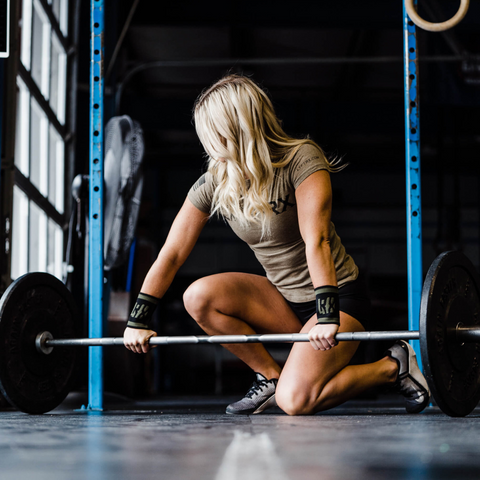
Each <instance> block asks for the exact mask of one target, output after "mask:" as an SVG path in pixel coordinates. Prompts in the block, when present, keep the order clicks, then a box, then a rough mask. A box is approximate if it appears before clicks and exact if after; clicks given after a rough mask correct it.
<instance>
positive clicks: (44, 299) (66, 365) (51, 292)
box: [0, 272, 80, 413]
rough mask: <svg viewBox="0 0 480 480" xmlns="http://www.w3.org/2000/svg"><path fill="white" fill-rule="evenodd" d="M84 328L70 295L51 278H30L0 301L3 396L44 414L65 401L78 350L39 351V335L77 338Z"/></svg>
mask: <svg viewBox="0 0 480 480" xmlns="http://www.w3.org/2000/svg"><path fill="white" fill-rule="evenodd" d="M79 325H80V323H79V317H78V311H77V308H76V306H75V302H74V300H73V297H72V295H71V293H70V291H69V290H68V289H67V287H66V286H65V285H64V284H63V283H62V282H61V281H60V280H58V279H57V278H56V277H54V276H52V275H49V274H48V273H40V272H38V273H37V272H36V273H27V274H26V275H23V276H22V277H19V278H18V279H17V280H15V282H13V283H12V284H11V285H10V286H9V287H8V289H7V290H6V291H5V293H4V295H3V296H2V298H1V300H0V391H1V392H2V394H3V395H4V396H5V397H6V398H7V400H8V401H9V402H10V403H11V404H12V405H13V406H14V407H16V408H18V409H19V410H21V411H23V412H27V413H45V412H48V411H50V410H53V409H54V408H55V407H57V406H58V405H60V403H61V402H62V401H63V400H64V399H65V397H66V396H67V394H68V392H69V391H70V389H71V383H72V380H73V372H74V369H75V357H76V351H75V349H74V348H68V347H55V348H54V349H53V351H52V352H51V353H50V354H49V355H45V354H44V353H39V352H38V351H37V349H36V347H35V338H36V336H37V334H38V333H40V332H43V331H49V332H50V333H51V334H52V335H53V336H54V338H74V337H75V336H78V335H76V334H77V331H76V330H77V328H78V326H79Z"/></svg>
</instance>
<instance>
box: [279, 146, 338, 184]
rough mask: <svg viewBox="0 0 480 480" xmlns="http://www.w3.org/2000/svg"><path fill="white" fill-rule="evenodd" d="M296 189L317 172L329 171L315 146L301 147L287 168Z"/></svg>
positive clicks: (326, 163)
mask: <svg viewBox="0 0 480 480" xmlns="http://www.w3.org/2000/svg"><path fill="white" fill-rule="evenodd" d="M287 168H288V170H289V174H290V179H291V182H292V184H293V186H294V188H295V189H296V188H297V187H298V186H299V185H300V184H301V183H302V182H303V181H304V180H305V179H306V178H307V177H309V176H310V175H311V174H312V173H315V172H317V171H319V170H327V171H328V170H329V165H328V162H327V159H326V158H325V155H324V153H323V152H322V151H321V150H320V148H318V147H317V146H316V145H312V144H305V145H302V146H301V147H300V148H299V149H298V151H297V153H296V154H295V156H294V157H293V158H292V161H291V162H290V163H289V164H288V166H287Z"/></svg>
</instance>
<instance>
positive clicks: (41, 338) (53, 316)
mask: <svg viewBox="0 0 480 480" xmlns="http://www.w3.org/2000/svg"><path fill="white" fill-rule="evenodd" d="M479 288H480V281H479V277H478V273H477V272H476V270H475V267H474V266H473V264H472V263H471V262H470V260H469V259H468V258H467V257H466V256H465V255H463V254H462V253H460V252H456V251H453V252H445V253H442V254H441V255H439V256H438V257H437V258H436V259H435V260H434V262H433V263H432V265H431V266H430V268H429V270H428V272H427V275H426V277H425V281H424V285H423V290H422V298H421V307H420V329H419V330H418V331H393V332H380V331H379V332H341V333H338V334H337V335H336V337H335V338H336V340H337V341H380V340H392V341H394V340H399V339H403V340H419V341H420V351H421V358H422V363H423V368H424V374H425V377H426V379H427V382H428V384H429V387H430V389H431V391H432V395H433V397H434V399H435V401H436V403H437V405H438V406H439V407H440V409H441V410H442V411H443V412H444V413H446V414H447V415H450V416H454V417H459V416H465V415H468V414H469V413H470V412H471V411H472V410H473V409H474V408H475V407H476V406H477V404H478V402H479V400H480V326H479V322H480V319H479V311H480V291H479ZM80 326H81V322H80V318H79V313H78V310H77V308H76V306H75V302H74V300H73V297H72V295H71V293H70V291H69V290H68V289H67V288H66V286H65V285H64V284H63V283H62V282H61V281H60V280H58V279H57V278H55V277H53V276H52V275H49V274H47V273H40V272H36V273H28V274H26V275H23V276H22V277H20V278H18V279H17V280H15V282H13V283H12V284H11V285H10V286H9V287H8V289H7V290H6V291H5V293H4V295H3V296H2V298H1V300H0V391H1V392H2V394H3V395H4V396H5V398H6V399H7V400H8V401H9V402H10V403H11V404H12V405H13V406H14V407H16V408H17V409H19V410H21V411H24V412H27V413H45V412H48V411H50V410H53V409H54V408H55V407H57V406H58V405H60V403H61V402H62V401H63V400H64V399H65V397H66V396H67V394H68V393H69V392H70V390H71V387H72V380H73V373H74V371H75V359H76V349H75V348H69V347H73V346H91V347H95V346H113V345H123V338H115V337H109V338H77V333H78V330H79V327H80ZM292 342H308V335H307V334H301V333H291V334H261V335H260V334H259V335H213V336H207V335H200V336H193V335H191V336H166V337H153V338H151V339H150V344H151V345H175V344H206V343H209V344H228V343H292Z"/></svg>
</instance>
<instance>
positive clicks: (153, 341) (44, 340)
mask: <svg viewBox="0 0 480 480" xmlns="http://www.w3.org/2000/svg"><path fill="white" fill-rule="evenodd" d="M46 334H48V332H41V333H40V334H38V335H37V340H36V345H37V349H38V350H39V351H41V352H43V353H46V352H45V348H51V347H72V346H77V347H81V346H88V347H107V346H113V345H123V337H105V338H69V339H53V338H50V337H51V335H50V337H49V335H46ZM335 338H336V340H337V341H339V342H340V341H341V342H345V341H346V342H357V341H382V340H418V339H419V332H418V331H408V330H406V331H395V332H342V333H338V334H337V335H336V336H335ZM308 341H309V340H308V334H306V333H278V334H261V335H212V336H209V335H188V336H167V337H152V338H150V341H149V343H150V345H187V344H200V343H213V344H228V343H296V342H308Z"/></svg>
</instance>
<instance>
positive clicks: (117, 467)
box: [0, 394, 480, 480]
mask: <svg viewBox="0 0 480 480" xmlns="http://www.w3.org/2000/svg"><path fill="white" fill-rule="evenodd" d="M230 400H231V399H230V398H220V399H219V398H213V399H212V398H202V399H199V398H198V399H192V398H191V399H188V400H181V399H163V400H159V401H156V402H148V403H145V402H136V403H135V404H134V405H132V404H127V403H125V402H121V401H120V402H118V401H117V402H110V405H109V408H110V410H109V411H106V412H104V413H101V414H93V413H89V414H86V413H79V412H75V411H73V410H72V409H73V408H74V407H75V406H77V407H79V406H80V405H81V399H80V398H79V397H78V395H77V396H76V394H72V395H71V396H70V397H69V398H68V399H67V401H66V402H65V403H64V404H63V405H62V406H61V407H59V408H58V409H57V410H55V411H53V412H51V413H49V414H45V415H27V414H24V413H19V412H16V411H6V412H1V413H0V466H1V473H0V478H1V479H2V480H10V479H12V480H13V479H15V480H19V479H20V480H22V479H29V478H32V479H33V478H34V479H39V480H42V479H49V480H51V479H57V478H58V479H60V478H61V479H75V480H76V479H79V480H80V479H82V480H83V479H89V480H90V479H112V480H113V479H115V480H123V479H151V478H155V479H157V478H158V479H162V480H169V479H175V480H203V479H205V480H207V479H208V480H240V479H242V480H243V479H245V480H257V479H258V480H270V479H275V480H287V479H289V480H297V479H301V480H310V479H312V480H313V479H315V480H323V479H328V480H337V479H338V480H340V479H341V480H346V479H355V480H363V479H365V480H367V479H368V480H376V479H387V478H388V479H389V480H397V479H409V480H410V479H422V480H424V479H435V480H442V479H462V480H465V479H478V478H480V428H479V427H480V410H476V411H475V412H474V413H473V414H471V415H470V416H468V417H466V418H455V419H454V418H450V417H447V416H446V415H444V414H443V413H441V412H440V411H439V410H438V409H437V408H435V407H431V408H429V409H427V411H426V412H424V413H422V414H420V415H407V414H406V413H405V412H404V410H403V408H402V407H401V405H400V404H399V403H398V402H397V401H395V400H393V401H392V400H391V399H386V400H385V399H384V400H382V401H381V402H379V401H372V400H362V401H355V402H349V403H348V404H345V405H344V406H342V407H339V408H336V409H333V410H331V411H330V412H327V413H323V414H318V415H315V416H308V417H288V416H287V415H284V414H283V413H282V412H281V411H280V410H278V409H276V410H274V411H273V412H272V413H265V414H262V415H252V416H232V415H225V414H224V413H223V411H224V407H225V404H226V403H228V402H229V401H230Z"/></svg>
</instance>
